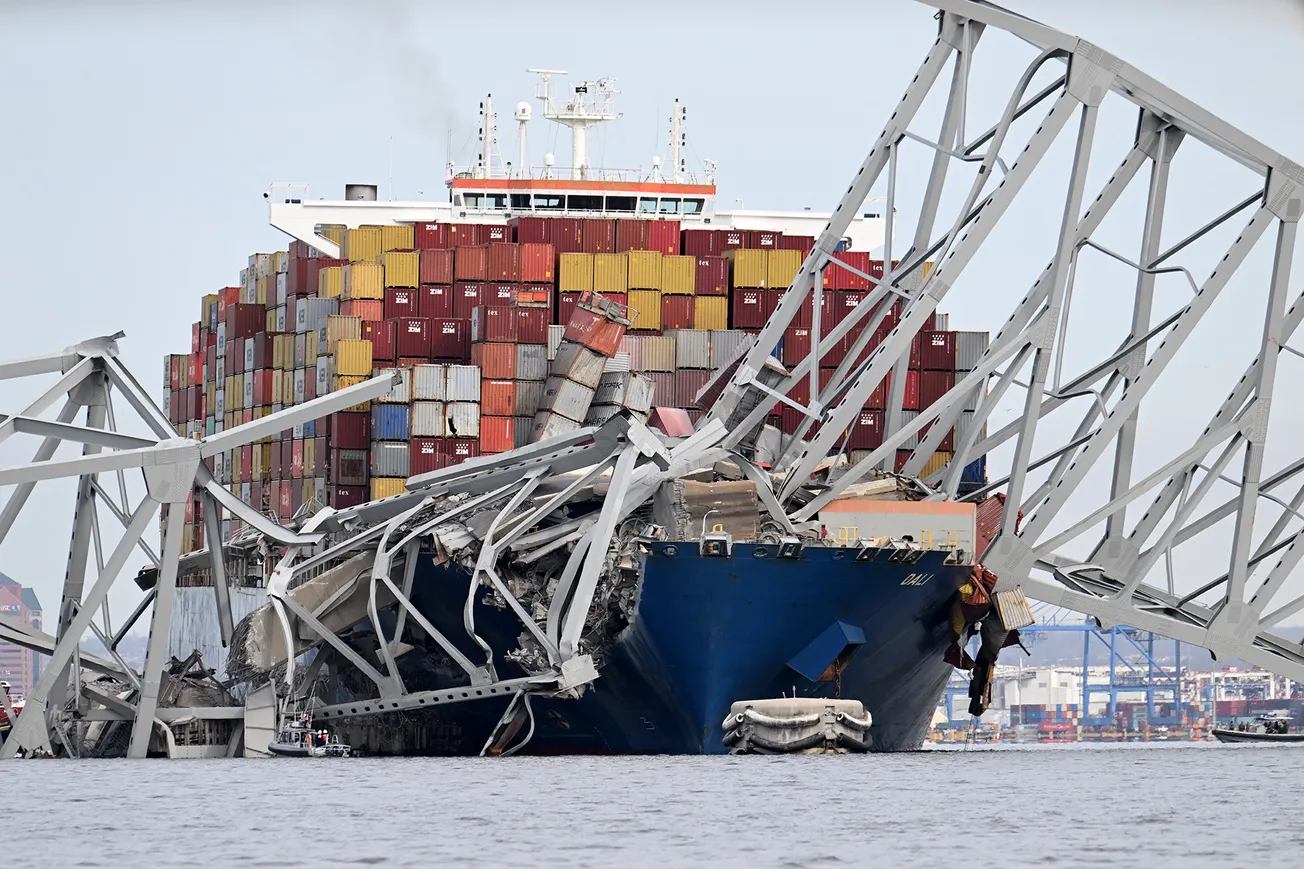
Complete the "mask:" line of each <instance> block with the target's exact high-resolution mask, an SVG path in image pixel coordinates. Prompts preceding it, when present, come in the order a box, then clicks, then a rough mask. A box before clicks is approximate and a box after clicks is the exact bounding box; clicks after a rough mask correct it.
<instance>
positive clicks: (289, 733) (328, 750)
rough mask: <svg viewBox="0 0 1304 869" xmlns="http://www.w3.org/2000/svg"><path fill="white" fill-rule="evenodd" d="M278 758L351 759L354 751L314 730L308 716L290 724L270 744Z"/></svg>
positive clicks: (325, 734)
mask: <svg viewBox="0 0 1304 869" xmlns="http://www.w3.org/2000/svg"><path fill="white" fill-rule="evenodd" d="M267 750H268V751H269V752H271V753H272V754H274V755H276V756H277V757H350V756H352V754H353V750H352V749H351V748H350V747H349V746H347V745H345V744H344V743H342V742H340V740H339V737H338V736H333V735H331V734H329V733H327V732H326V731H325V730H314V729H313V727H312V719H311V718H309V717H308V716H307V715H300V716H299V717H298V718H295V719H294V720H292V721H290V722H288V723H287V724H286V725H285V726H284V727H282V728H281V730H280V731H279V732H278V733H277V734H276V738H275V739H274V740H272V741H271V743H269V744H268V746H267Z"/></svg>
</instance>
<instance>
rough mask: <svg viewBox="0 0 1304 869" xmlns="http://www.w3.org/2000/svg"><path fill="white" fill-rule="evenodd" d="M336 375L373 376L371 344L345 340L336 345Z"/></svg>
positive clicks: (359, 340) (358, 340)
mask: <svg viewBox="0 0 1304 869" xmlns="http://www.w3.org/2000/svg"><path fill="white" fill-rule="evenodd" d="M335 373H336V374H341V375H345V376H349V377H370V376H371V342H370V341H364V340H361V339H357V340H349V339H345V340H342V341H340V342H339V343H338V344H337V345H336V352H335Z"/></svg>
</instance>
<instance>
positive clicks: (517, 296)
mask: <svg viewBox="0 0 1304 869" xmlns="http://www.w3.org/2000/svg"><path fill="white" fill-rule="evenodd" d="M512 304H513V305H515V306H516V307H518V308H532V309H535V308H538V309H542V310H543V321H544V323H547V322H548V320H549V319H551V317H552V285H551V284H518V285H517V287H516V289H515V292H514V293H513V294H512Z"/></svg>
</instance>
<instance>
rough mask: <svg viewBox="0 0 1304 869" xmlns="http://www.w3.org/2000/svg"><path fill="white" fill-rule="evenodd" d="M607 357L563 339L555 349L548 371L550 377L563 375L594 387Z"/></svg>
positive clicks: (600, 375) (600, 376) (599, 378)
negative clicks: (554, 355) (554, 356)
mask: <svg viewBox="0 0 1304 869" xmlns="http://www.w3.org/2000/svg"><path fill="white" fill-rule="evenodd" d="M606 363H607V357H605V356H603V355H602V354H601V353H598V352H597V351H595V350H592V349H590V348H588V347H585V346H584V345H582V344H574V343H571V342H569V341H565V342H563V343H562V345H561V346H560V347H559V348H558V349H557V358H556V359H554V360H553V362H552V367H551V369H550V371H549V373H550V377H549V379H552V377H565V378H568V379H570V380H574V381H575V382H576V383H581V384H583V385H585V386H588V387H590V388H592V387H596V386H597V385H598V382H599V381H600V380H601V379H602V371H603V369H604V368H605V367H606Z"/></svg>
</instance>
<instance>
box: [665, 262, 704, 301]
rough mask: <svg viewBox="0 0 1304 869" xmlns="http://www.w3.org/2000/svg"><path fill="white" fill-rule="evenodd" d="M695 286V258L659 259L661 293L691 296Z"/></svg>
mask: <svg viewBox="0 0 1304 869" xmlns="http://www.w3.org/2000/svg"><path fill="white" fill-rule="evenodd" d="M696 286H697V257H695V256H663V257H661V292H663V293H670V294H671V295H678V296H691V295H693V293H694V292H695V289H696Z"/></svg>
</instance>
